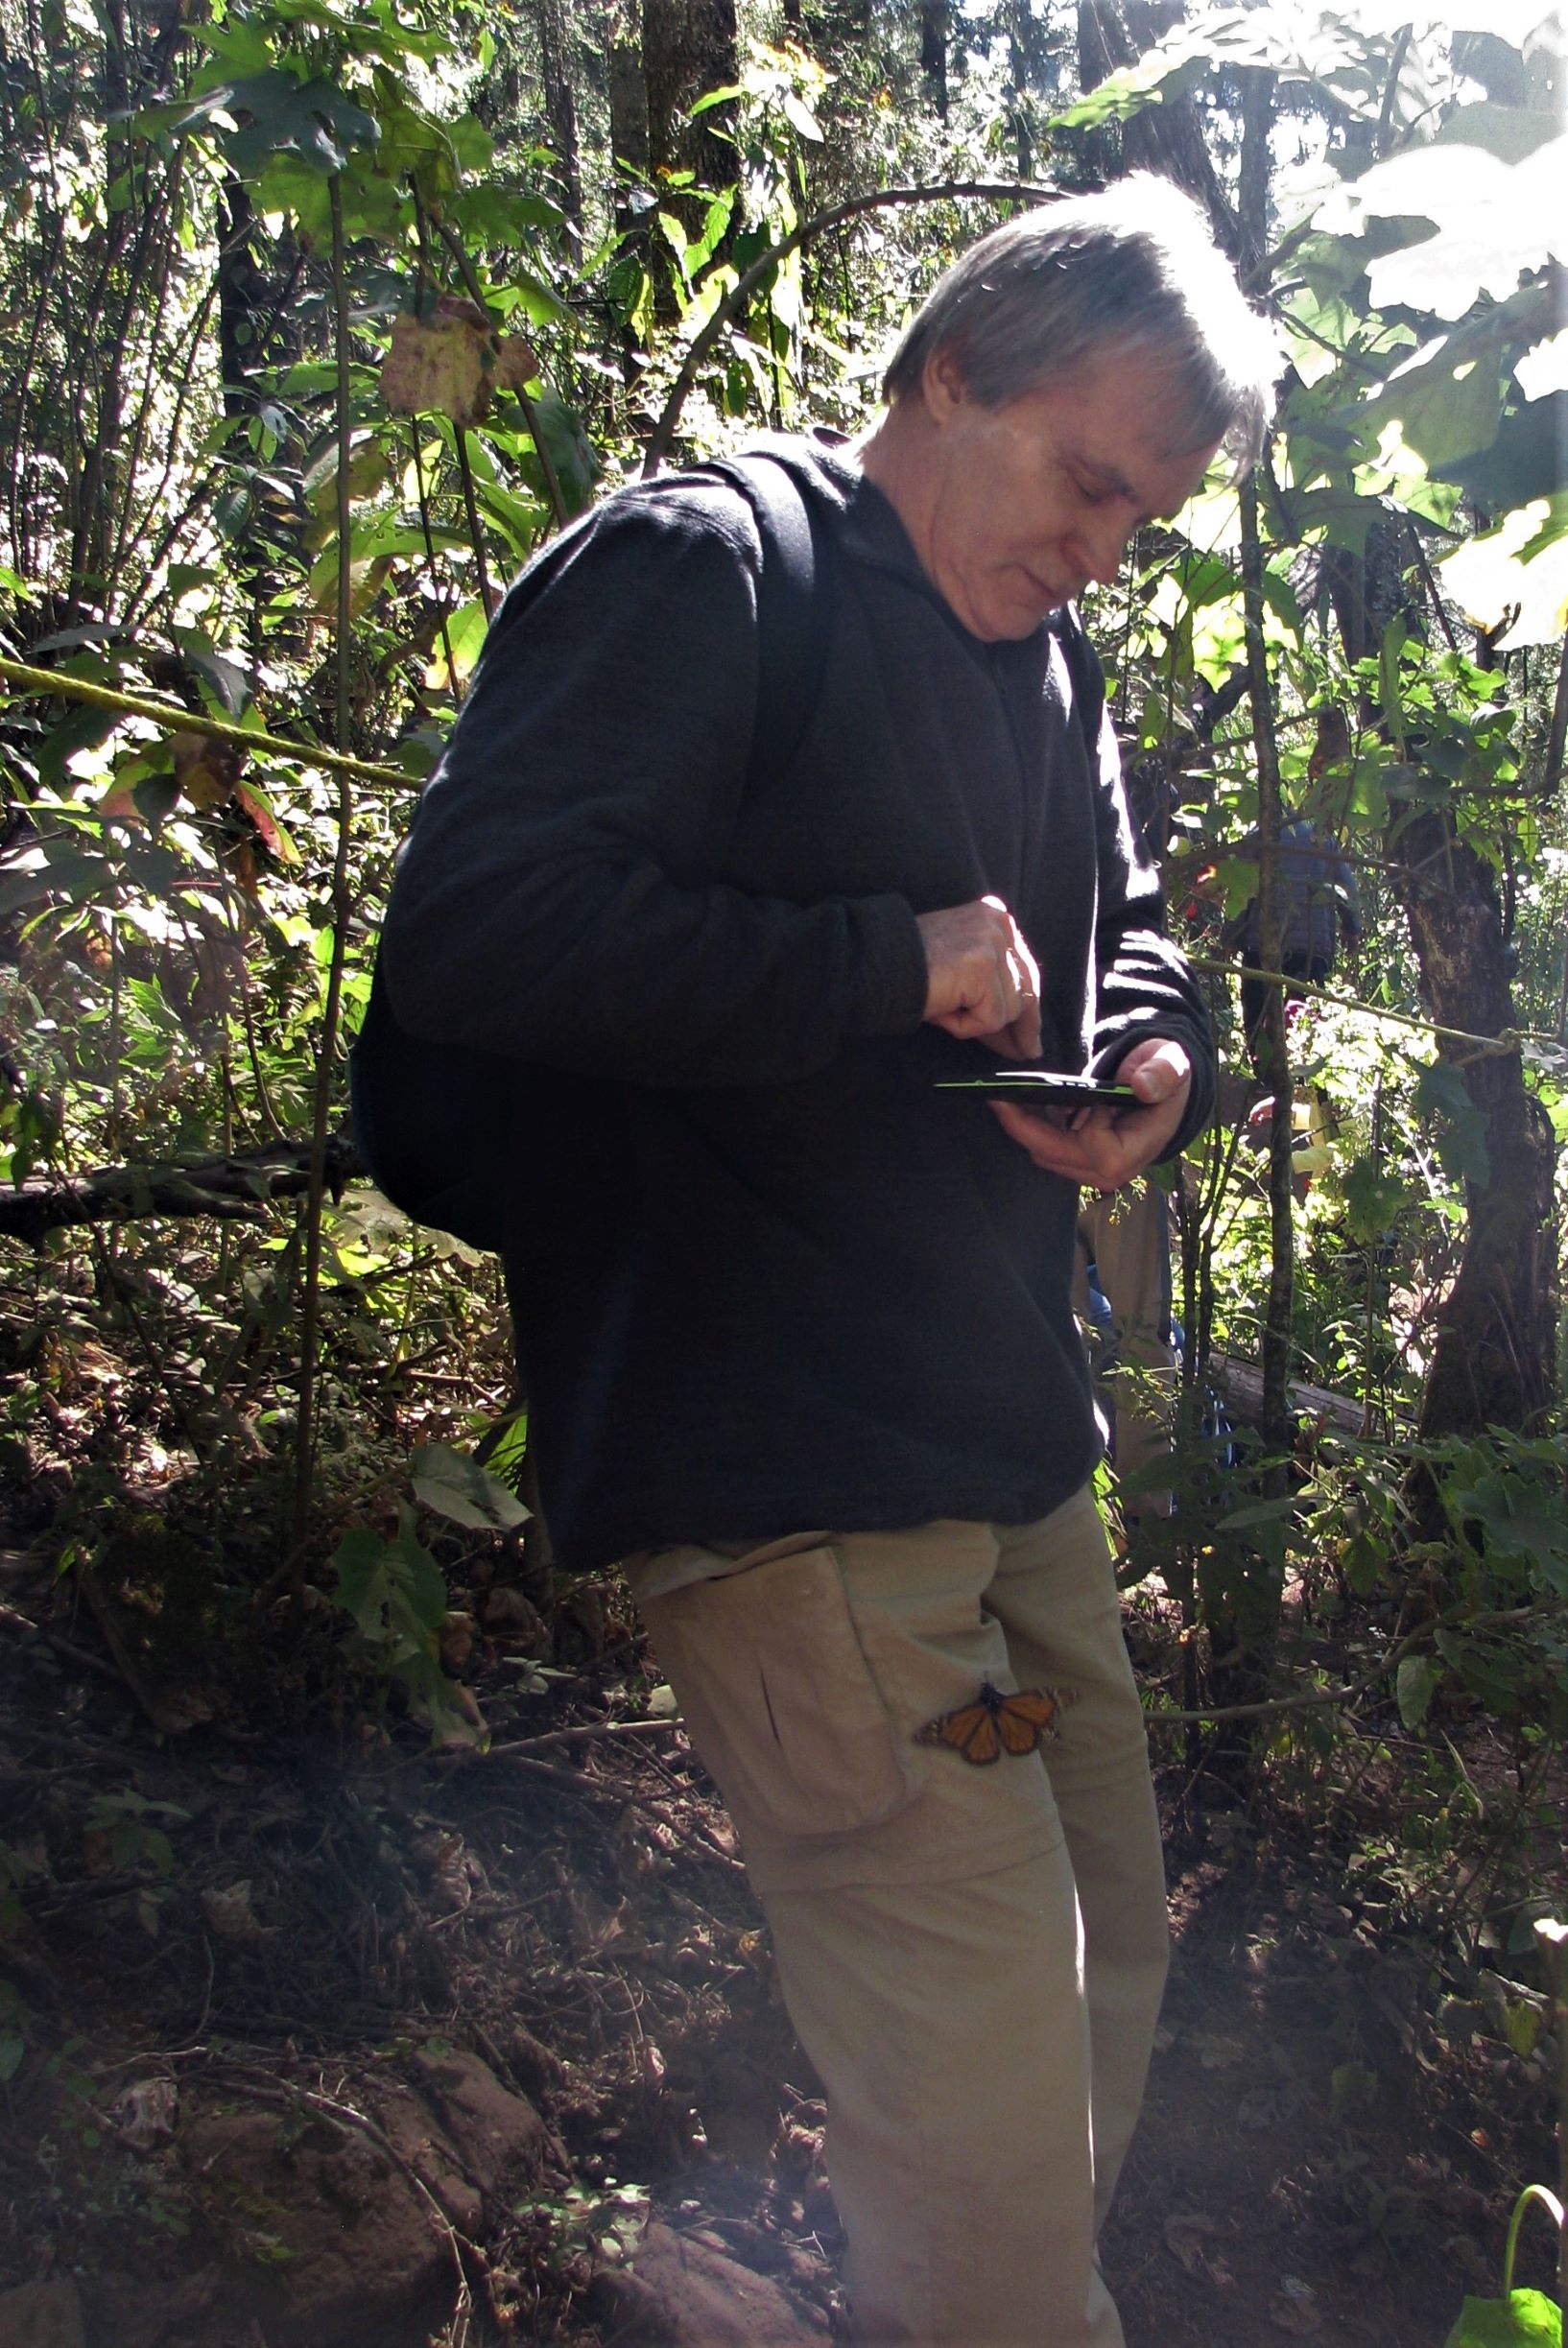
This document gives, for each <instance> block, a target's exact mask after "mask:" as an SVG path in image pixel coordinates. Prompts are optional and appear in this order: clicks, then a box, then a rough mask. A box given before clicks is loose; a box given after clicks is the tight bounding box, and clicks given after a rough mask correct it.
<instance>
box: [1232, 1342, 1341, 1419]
mask: <svg viewBox="0 0 1568 2348" xmlns="http://www.w3.org/2000/svg"><path fill="white" fill-rule="evenodd" d="M1209 1376H1210V1377H1211V1379H1212V1380H1213V1381H1214V1384H1215V1386H1216V1387H1218V1389H1219V1391H1220V1393H1221V1394H1222V1396H1223V1397H1224V1404H1225V1408H1226V1409H1227V1410H1228V1411H1229V1412H1230V1415H1231V1417H1232V1418H1233V1419H1238V1420H1240V1422H1241V1423H1242V1425H1243V1426H1247V1427H1255V1426H1256V1425H1257V1424H1258V1423H1259V1421H1260V1419H1261V1418H1262V1415H1263V1372H1262V1370H1261V1369H1260V1368H1259V1367H1258V1365H1257V1364H1256V1363H1255V1362H1243V1361H1241V1360H1239V1359H1238V1357H1237V1356H1236V1355H1235V1354H1230V1353H1214V1354H1210V1356H1209ZM1287 1391H1288V1394H1289V1398H1290V1405H1291V1409H1292V1410H1293V1411H1295V1414H1296V1416H1297V1417H1298V1418H1314V1419H1318V1420H1320V1421H1323V1422H1325V1423H1326V1424H1327V1425H1329V1426H1331V1427H1334V1428H1335V1429H1337V1430H1338V1432H1339V1433H1340V1434H1341V1435H1364V1434H1365V1433H1366V1408H1365V1406H1364V1405H1363V1404H1361V1403H1359V1402H1356V1401H1354V1400H1353V1399H1352V1397H1351V1396H1350V1395H1348V1394H1336V1393H1335V1392H1334V1391H1333V1389H1332V1388H1331V1387H1326V1386H1309V1385H1308V1384H1307V1382H1306V1381H1305V1380H1304V1379H1301V1378H1293V1379H1292V1380H1291V1382H1290V1386H1289V1387H1288V1389H1287Z"/></svg>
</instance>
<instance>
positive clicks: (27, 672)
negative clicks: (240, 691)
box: [0, 659, 413, 791]
mask: <svg viewBox="0 0 1568 2348" xmlns="http://www.w3.org/2000/svg"><path fill="white" fill-rule="evenodd" d="M0 682H3V683H5V684H8V685H14V686H16V687H17V688H18V692H19V694H20V695H22V696H25V695H27V694H32V693H46V694H49V695H50V696H52V697H53V698H55V699H57V700H62V701H86V702H88V703H89V704H90V706H91V707H92V708H94V709H107V710H111V711H112V712H113V713H114V714H115V715H116V716H117V717H126V718H148V719H150V720H151V721H152V723H154V725H160V726H162V728H163V730H164V732H165V733H175V734H206V735H208V736H209V737H210V739H211V740H212V741H214V742H234V743H238V744H239V745H240V747H242V748H243V749H248V750H267V751H270V752H271V753H272V755H273V757H274V758H289V759H296V760H297V761H298V762H299V763H300V764H301V765H303V766H310V767H321V768H323V769H324V770H325V771H326V772H327V773H329V774H345V775H354V776H357V777H358V779H359V780H360V781H361V782H367V783H392V784H393V785H394V786H395V787H396V788H397V789H398V790H399V791H408V790H411V789H412V788H413V783H412V778H411V777H410V776H409V775H407V774H405V772H404V771H403V770H402V768H401V767H387V766H379V765H377V764H375V763H374V762H373V761H372V760H370V759H368V758H350V757H347V756H346V755H345V754H344V752H343V751H342V750H329V749H325V748H323V747H322V746H321V744H320V743H317V742H291V741H289V740H288V738H287V736H286V735H283V734H269V733H264V732H262V731H260V730H258V729H257V728H254V727H251V726H249V725H236V724H235V723H233V721H232V720H231V719H228V718H213V717H208V716H207V715H206V713H205V712H204V711H197V710H194V709H182V708H181V707H180V706H179V705H178V702H175V701H155V700H154V699H153V698H152V696H151V695H150V694H146V693H119V692H116V691H115V689H114V687H113V686H112V685H95V684H92V683H90V682H89V681H88V679H87V678H86V677H84V676H63V675H60V674H59V673H57V672H56V671H55V670H54V669H36V668H33V667H31V666H30V665H29V664H28V663H27V662H26V661H23V660H6V659H0Z"/></svg>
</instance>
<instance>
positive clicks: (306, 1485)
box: [293, 172, 354, 1604]
mask: <svg viewBox="0 0 1568 2348" xmlns="http://www.w3.org/2000/svg"><path fill="white" fill-rule="evenodd" d="M327 189H328V194H329V197H330V201H331V205H332V300H333V309H334V312H335V320H334V323H335V330H336V331H335V338H334V339H335V342H336V345H337V362H338V400H337V406H338V479H337V492H338V499H337V503H338V516H337V519H338V611H337V642H336V645H335V646H334V648H333V649H334V652H335V653H336V655H337V659H336V666H337V692H336V723H337V733H338V740H339V742H340V743H344V742H346V741H347V739H348V730H349V720H350V716H351V706H350V700H349V670H350V663H351V661H352V657H353V643H352V636H351V629H352V623H353V601H352V597H353V565H352V562H351V559H350V557H351V555H352V551H353V517H352V512H351V509H350V504H349V481H348V468H349V464H350V462H351V460H352V457H353V453H354V417H353V407H352V399H351V383H350V378H349V351H348V264H347V254H346V249H345V243H344V225H343V180H342V178H341V176H340V175H339V174H338V173H336V172H334V173H333V175H332V178H330V179H329V180H328V182H327ZM337 785H338V836H337V842H336V846H335V849H334V853H333V859H332V893H331V899H330V903H331V913H332V952H331V959H330V961H328V964H327V974H326V1002H325V1004H324V1005H323V1006H322V1010H321V1037H320V1041H319V1042H318V1044H317V1059H316V1099H315V1104H314V1107H315V1114H314V1119H313V1123H312V1128H311V1142H310V1184H309V1188H308V1189H307V1191H306V1194H305V1219H304V1220H305V1263H304V1281H303V1287H304V1293H303V1297H302V1300H301V1309H300V1316H299V1412H298V1418H297V1423H296V1428H295V1455H294V1466H295V1476H294V1548H293V1566H294V1577H293V1590H294V1599H295V1603H296V1604H298V1603H299V1602H300V1600H301V1598H302V1595H303V1587H304V1584H303V1572H304V1557H303V1552H304V1543H305V1536H306V1533H307V1531H308V1530H309V1527H310V1487H311V1476H312V1470H313V1468H314V1465H315V1450H316V1352H317V1343H318V1338H319V1333H320V1327H321V1207H322V1202H323V1199H324V1198H325V1196H326V1142H327V1125H328V1121H329V1120H330V1117H331V1114H332V1087H333V1080H334V1078H335V1076H336V1070H335V1068H334V1065H333V1062H334V1059H335V1056H336V1054H337V1048H338V1023H339V1017H340V1014H341V1011H342V1008H343V973H344V960H345V958H346V955H347V948H348V916H349V913H350V911H351V906H352V899H351V896H350V892H349V873H348V858H349V847H350V843H351V841H352V836H353V826H354V797H353V793H352V790H351V789H350V787H349V781H348V777H347V776H346V775H345V774H344V773H342V772H340V773H339V774H338V777H337Z"/></svg>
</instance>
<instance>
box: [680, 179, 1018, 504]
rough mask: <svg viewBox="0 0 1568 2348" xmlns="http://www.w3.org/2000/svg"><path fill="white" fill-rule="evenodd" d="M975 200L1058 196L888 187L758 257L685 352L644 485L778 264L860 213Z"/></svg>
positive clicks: (952, 185) (978, 184) (840, 207)
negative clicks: (729, 331)
mask: <svg viewBox="0 0 1568 2348" xmlns="http://www.w3.org/2000/svg"><path fill="white" fill-rule="evenodd" d="M971 197H972V198H975V199H977V200H982V201H985V202H991V203H1005V202H1009V201H1011V202H1020V201H1021V202H1025V203H1057V202H1059V201H1060V199H1061V190H1060V189H1059V188H1056V187H1033V186H1031V185H1030V184H1029V183H1028V181H1026V180H1021V179H947V180H943V181H942V182H941V183H940V184H939V185H938V186H934V187H889V188H883V189H881V190H880V191H878V192H876V193H873V194H871V195H867V196H852V197H850V198H849V200H848V202H845V203H835V204H830V205H829V206H828V208H827V209H826V210H825V211H822V212H814V213H813V214H812V215H811V218H810V219H809V220H803V221H802V222H801V223H800V225H799V226H798V227H797V228H793V229H792V230H791V231H790V234H789V235H788V236H786V237H781V238H780V239H779V241H778V243H777V244H776V245H770V246H769V248H768V249H767V251H766V252H763V253H759V254H758V255H757V258H756V259H755V260H754V261H753V262H752V264H751V266H750V268H749V269H747V270H743V272H742V273H741V274H740V276H739V277H738V278H737V279H736V280H735V283H734V284H733V285H732V286H731V287H730V289H729V292H728V293H727V294H726V295H725V297H724V299H723V301H722V302H721V303H720V304H719V307H718V308H717V309H716V310H715V311H714V313H713V316H712V317H711V318H710V319H709V320H708V322H707V324H706V325H705V326H704V327H703V328H702V331H701V334H699V335H698V336H697V337H696V339H695V341H694V342H693V344H692V346H691V348H690V350H688V351H687V353H686V356H685V359H684V361H683V363H682V365H681V369H680V372H679V374H678V375H677V377H676V379H675V383H674V385H673V387H672V389H671V391H670V396H669V398H668V399H667V400H666V401H665V403H664V407H663V410H662V411H661V413H660V415H659V419H658V422H657V423H656V424H655V425H654V426H653V432H652V434H651V435H650V437H649V441H648V448H647V452H646V454H645V456H644V458H643V467H642V473H643V479H644V481H652V480H653V476H654V474H655V473H656V472H657V471H658V469H659V466H660V465H661V464H662V463H663V462H664V460H665V458H666V457H667V456H668V455H669V453H670V444H671V442H672V441H673V440H674V439H675V435H676V425H677V423H678V421H679V419H680V411H681V409H682V408H683V407H684V406H685V404H686V394H687V393H688V391H690V390H691V388H692V386H693V384H694V383H695V382H696V381H697V378H698V375H699V374H700V372H701V368H702V364H703V362H704V360H705V359H706V358H707V355H708V353H709V351H710V350H712V348H713V346H714V344H716V343H717V342H718V340H719V338H720V336H721V335H722V334H723V333H724V332H725V328H726V327H728V326H729V325H731V324H732V323H733V321H734V320H735V319H736V318H738V317H739V316H740V314H741V312H742V311H743V310H744V309H745V307H746V305H747V303H748V301H749V300H750V298H751V296H752V295H753V294H754V293H755V292H756V290H757V288H758V286H759V285H760V284H761V283H762V281H763V279H764V278H765V277H766V276H767V274H768V273H769V271H770V270H772V269H775V268H776V267H777V265H778V263H779V262H780V261H787V260H788V259H789V257H790V255H791V253H792V252H795V251H796V250H798V249H799V248H800V247H801V246H802V245H808V244H810V242H811V241H812V239H813V238H814V237H818V236H822V235H824V234H825V233H826V231H827V230H828V229H830V228H837V227H840V226H842V225H843V223H844V222H845V221H849V220H854V219H855V218H857V216H858V215H859V214H860V213H862V212H875V211H879V210H882V209H884V208H885V207H889V206H894V205H899V204H912V203H952V202H958V201H959V200H961V199H963V198H971Z"/></svg>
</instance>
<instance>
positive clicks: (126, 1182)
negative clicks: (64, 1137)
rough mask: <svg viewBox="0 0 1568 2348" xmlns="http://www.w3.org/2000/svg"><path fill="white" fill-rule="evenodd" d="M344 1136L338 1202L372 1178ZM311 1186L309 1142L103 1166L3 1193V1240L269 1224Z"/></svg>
mask: <svg viewBox="0 0 1568 2348" xmlns="http://www.w3.org/2000/svg"><path fill="white" fill-rule="evenodd" d="M368 1172H369V1169H368V1167H367V1165H366V1163H365V1161H364V1159H363V1158H362V1157H361V1156H360V1154H359V1151H358V1150H356V1149H355V1148H354V1145H353V1143H352V1142H351V1141H349V1140H348V1138H347V1136H346V1135H342V1134H336V1135H333V1136H332V1137H331V1138H330V1139H329V1140H328V1142H327V1146H326V1186H327V1189H328V1190H329V1191H330V1193H331V1194H332V1197H333V1198H340V1197H341V1196H342V1194H343V1190H344V1184H345V1183H347V1182H350V1181H352V1180H353V1179H354V1177H355V1176H356V1175H360V1174H368ZM309 1187H310V1144H309V1143H308V1142H296V1141H283V1142H273V1143H268V1144H264V1145H263V1146H262V1147H260V1148H259V1149H255V1150H239V1151H236V1152H235V1154H234V1155H233V1156H231V1157H217V1158H204V1159H202V1160H201V1161H199V1162H197V1163H195V1164H190V1163H181V1162H178V1161H171V1162H168V1163H165V1164H162V1165H157V1166H101V1167H99V1168H98V1169H97V1170H96V1172H94V1173H92V1174H81V1175H77V1176H73V1177H72V1178H70V1179H67V1180H59V1179H57V1178H56V1177H54V1176H52V1175H47V1174H39V1175H35V1176H31V1177H30V1178H29V1179H28V1180H27V1181H25V1182H23V1183H20V1184H19V1185H17V1186H16V1187H15V1188H14V1189H9V1190H6V1189H0V1238H5V1239H18V1240H22V1241H25V1242H26V1243H27V1245H29V1246H33V1247H37V1246H40V1245H42V1243H43V1241H44V1240H45V1239H46V1238H47V1237H48V1235H49V1233H50V1232H51V1231H60V1230H67V1229H70V1228H72V1227H73V1226H76V1225H79V1224H83V1223H99V1222H140V1221H144V1220H146V1219H148V1218H150V1217H152V1216H156V1215H211V1216H214V1217H216V1218H217V1219H218V1220H219V1221H223V1222H264V1221H266V1219H267V1209H268V1207H269V1206H271V1205H273V1203H275V1201H276V1200H278V1199H280V1198H300V1197H302V1196H303V1194H304V1193H305V1192H306V1191H307V1190H308V1189H309Z"/></svg>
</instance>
